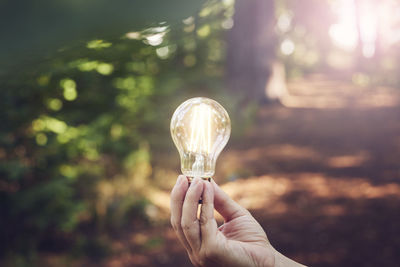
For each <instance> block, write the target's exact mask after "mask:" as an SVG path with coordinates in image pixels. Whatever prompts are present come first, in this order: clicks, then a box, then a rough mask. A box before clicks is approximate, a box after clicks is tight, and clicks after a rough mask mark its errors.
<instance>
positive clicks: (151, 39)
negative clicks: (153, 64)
mask: <svg viewBox="0 0 400 267" xmlns="http://www.w3.org/2000/svg"><path fill="white" fill-rule="evenodd" d="M164 35H165V33H163V32H160V33H156V34H153V35H149V36H147V37H146V40H147V42H148V43H149V45H152V46H157V45H160V44H162V42H163V40H164Z"/></svg>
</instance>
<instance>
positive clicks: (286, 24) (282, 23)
mask: <svg viewBox="0 0 400 267" xmlns="http://www.w3.org/2000/svg"><path fill="white" fill-rule="evenodd" d="M291 22H292V18H291V16H290V15H289V14H287V13H284V14H282V15H280V16H279V18H278V22H277V27H278V29H279V30H280V31H281V32H283V33H285V32H287V31H289V29H290V26H291Z"/></svg>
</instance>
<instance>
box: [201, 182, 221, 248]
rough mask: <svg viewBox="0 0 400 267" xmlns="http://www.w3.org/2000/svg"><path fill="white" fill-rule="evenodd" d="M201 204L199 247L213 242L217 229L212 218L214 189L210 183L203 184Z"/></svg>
mask: <svg viewBox="0 0 400 267" xmlns="http://www.w3.org/2000/svg"><path fill="white" fill-rule="evenodd" d="M202 198H203V204H202V205H201V213H200V233H201V245H202V246H210V243H211V242H213V241H215V236H216V235H217V231H218V227H217V222H216V221H215V218H214V188H213V186H212V184H211V183H209V182H205V183H204V191H203V195H202Z"/></svg>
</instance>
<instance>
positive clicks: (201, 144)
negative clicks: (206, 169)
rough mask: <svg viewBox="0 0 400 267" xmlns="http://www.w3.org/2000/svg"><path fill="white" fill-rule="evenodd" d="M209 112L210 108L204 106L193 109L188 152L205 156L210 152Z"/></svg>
mask: <svg viewBox="0 0 400 267" xmlns="http://www.w3.org/2000/svg"><path fill="white" fill-rule="evenodd" d="M211 112H212V111H211V108H210V107H209V106H207V105H204V104H200V105H198V106H196V107H194V108H193V119H192V121H191V130H192V131H191V134H190V140H189V151H191V152H194V153H206V154H209V153H210V152H211V130H212V129H211V118H212V117H211V116H212V114H211Z"/></svg>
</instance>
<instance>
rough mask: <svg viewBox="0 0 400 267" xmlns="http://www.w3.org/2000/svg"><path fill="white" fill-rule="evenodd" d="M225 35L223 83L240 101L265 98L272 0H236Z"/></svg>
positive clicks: (271, 48)
mask: <svg viewBox="0 0 400 267" xmlns="http://www.w3.org/2000/svg"><path fill="white" fill-rule="evenodd" d="M233 19H234V26H233V28H232V30H231V31H230V33H229V36H228V54H227V56H228V57H227V64H228V66H227V84H228V86H229V89H230V90H232V91H233V92H234V93H235V94H236V95H238V96H239V97H240V98H241V99H242V101H243V104H246V103H249V102H250V101H257V102H263V101H265V100H266V92H265V88H266V83H267V80H268V78H269V76H270V75H271V64H272V62H273V60H274V56H275V44H276V36H275V33H274V25H275V5H274V0H236V2H235V15H234V17H233Z"/></svg>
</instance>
